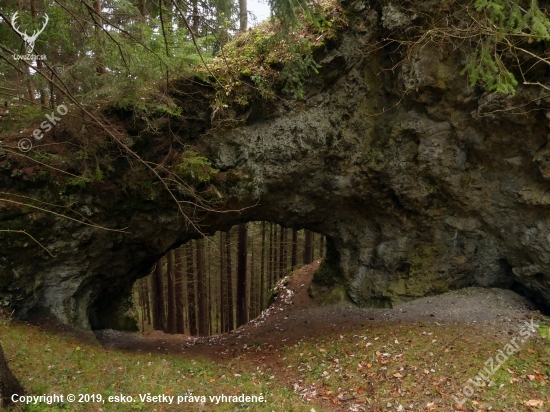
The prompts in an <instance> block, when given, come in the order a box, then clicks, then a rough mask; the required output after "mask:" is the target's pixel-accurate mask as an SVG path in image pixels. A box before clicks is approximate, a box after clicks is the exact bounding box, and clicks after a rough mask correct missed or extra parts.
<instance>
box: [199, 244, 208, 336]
mask: <svg viewBox="0 0 550 412" xmlns="http://www.w3.org/2000/svg"><path fill="white" fill-rule="evenodd" d="M197 286H198V302H199V308H198V309H199V310H198V318H199V336H206V335H207V334H208V329H207V318H206V316H207V314H206V279H205V273H204V258H203V243H202V239H199V240H197Z"/></svg>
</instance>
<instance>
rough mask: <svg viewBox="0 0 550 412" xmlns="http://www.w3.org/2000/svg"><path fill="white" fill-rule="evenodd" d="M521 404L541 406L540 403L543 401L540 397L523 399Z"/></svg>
mask: <svg viewBox="0 0 550 412" xmlns="http://www.w3.org/2000/svg"><path fill="white" fill-rule="evenodd" d="M523 404H524V405H525V406H531V407H533V408H542V405H544V402H543V401H541V400H540V399H529V400H528V401H523Z"/></svg>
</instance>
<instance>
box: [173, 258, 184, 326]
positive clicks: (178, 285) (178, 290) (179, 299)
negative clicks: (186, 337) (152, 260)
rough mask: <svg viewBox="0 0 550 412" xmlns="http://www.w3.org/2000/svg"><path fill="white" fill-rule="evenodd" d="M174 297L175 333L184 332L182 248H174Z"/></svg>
mask: <svg viewBox="0 0 550 412" xmlns="http://www.w3.org/2000/svg"><path fill="white" fill-rule="evenodd" d="M174 253H176V268H175V274H174V275H175V285H174V288H175V298H176V333H179V334H183V333H185V329H184V322H183V311H184V306H183V248H180V249H176V251H175V252H174Z"/></svg>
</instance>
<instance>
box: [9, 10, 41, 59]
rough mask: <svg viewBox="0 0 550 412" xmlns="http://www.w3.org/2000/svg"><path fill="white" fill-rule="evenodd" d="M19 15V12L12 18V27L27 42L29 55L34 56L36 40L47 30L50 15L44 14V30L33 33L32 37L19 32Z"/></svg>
mask: <svg viewBox="0 0 550 412" xmlns="http://www.w3.org/2000/svg"><path fill="white" fill-rule="evenodd" d="M18 14H19V13H18V12H15V14H14V15H13V16H12V18H11V25H12V27H13V29H14V30H15V31H16V32H17V33H19V35H20V36H21V38H22V39H23V40H24V41H25V43H26V45H27V46H26V47H27V54H32V52H33V50H34V43H35V42H36V39H37V38H38V36H39V35H40V33H42V32H43V31H44V29H45V28H46V25H47V24H48V21H49V18H48V15H47V14H45V13H44V25H43V26H42V28H41V29H40V30H35V31H33V33H32V35H31V36H29V35H28V34H27V32H26V31H25V32H21V31H19V29H18V28H17V26H16V25H15V20H17V15H18Z"/></svg>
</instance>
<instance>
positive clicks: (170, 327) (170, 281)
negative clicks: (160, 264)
mask: <svg viewBox="0 0 550 412" xmlns="http://www.w3.org/2000/svg"><path fill="white" fill-rule="evenodd" d="M167 260H168V264H167V265H166V278H167V284H166V286H167V287H166V289H167V292H168V293H167V295H168V305H167V306H168V323H167V331H168V333H171V334H175V333H176V332H177V329H176V288H175V286H174V251H173V250H169V251H168V254H167Z"/></svg>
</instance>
